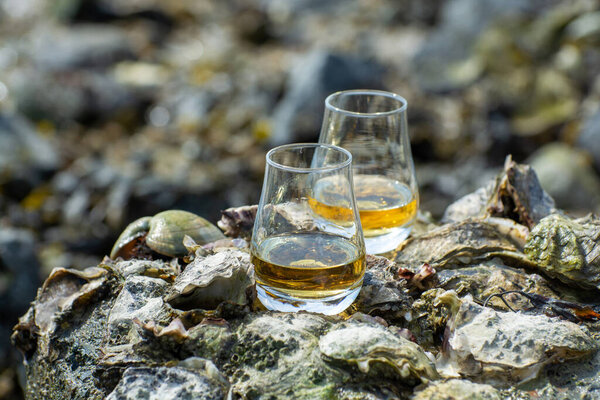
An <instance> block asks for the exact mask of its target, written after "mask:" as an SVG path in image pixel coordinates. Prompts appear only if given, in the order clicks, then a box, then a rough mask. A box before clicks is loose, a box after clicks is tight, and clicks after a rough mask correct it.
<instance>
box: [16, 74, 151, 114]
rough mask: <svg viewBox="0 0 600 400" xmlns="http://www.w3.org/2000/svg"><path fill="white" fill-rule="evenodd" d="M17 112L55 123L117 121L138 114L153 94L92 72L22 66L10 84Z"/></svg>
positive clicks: (106, 75)
mask: <svg viewBox="0 0 600 400" xmlns="http://www.w3.org/2000/svg"><path fill="white" fill-rule="evenodd" d="M7 83H8V85H9V86H10V87H11V88H12V93H13V96H14V101H15V104H16V107H17V110H18V111H19V112H21V113H23V114H24V115H25V116H27V117H28V118H30V119H32V120H42V119H45V120H48V121H51V122H53V123H55V124H58V125H61V124H69V123H72V122H73V120H75V121H86V122H89V121H98V120H103V119H107V118H111V119H112V120H113V121H114V120H116V121H118V119H119V116H122V115H125V114H126V113H127V112H133V114H134V115H135V113H136V112H138V110H139V108H140V107H142V106H143V105H144V103H145V102H147V101H148V99H149V97H151V95H150V94H148V93H144V92H143V91H142V90H136V89H134V88H129V87H126V86H125V85H122V84H119V83H118V82H116V81H115V79H114V78H113V77H112V76H110V75H108V74H102V73H99V72H97V71H94V70H92V69H85V70H84V69H82V70H68V71H64V70H60V71H47V70H44V69H40V68H32V67H23V68H20V69H19V70H18V71H15V72H14V73H13V74H12V75H11V76H10V78H9V81H8V82H7Z"/></svg>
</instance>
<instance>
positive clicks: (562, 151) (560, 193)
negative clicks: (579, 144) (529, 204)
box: [529, 114, 600, 211]
mask: <svg viewBox="0 0 600 400" xmlns="http://www.w3.org/2000/svg"><path fill="white" fill-rule="evenodd" d="M598 115H599V116H600V114H598ZM598 123H600V118H598ZM597 140H598V141H599V142H600V129H599V130H598V135H597ZM598 150H599V151H600V144H599V147H598ZM598 155H599V156H600V152H599V153H598ZM529 164H531V166H532V167H533V169H534V170H535V172H536V174H537V176H538V178H539V180H540V183H541V185H542V187H543V188H544V189H545V190H546V191H547V192H548V194H550V196H552V197H553V198H554V200H555V201H556V204H557V205H558V207H559V208H564V209H566V210H577V211H587V210H596V211H600V206H599V204H600V178H599V177H598V175H597V174H596V173H595V172H594V170H593V168H592V166H591V165H590V159H589V157H588V155H587V154H586V153H585V152H584V151H582V150H578V149H573V148H572V147H570V146H568V145H566V144H562V143H552V144H549V145H546V146H544V147H542V148H541V149H539V150H538V151H536V152H535V153H534V154H532V155H531V158H530V159H529Z"/></svg>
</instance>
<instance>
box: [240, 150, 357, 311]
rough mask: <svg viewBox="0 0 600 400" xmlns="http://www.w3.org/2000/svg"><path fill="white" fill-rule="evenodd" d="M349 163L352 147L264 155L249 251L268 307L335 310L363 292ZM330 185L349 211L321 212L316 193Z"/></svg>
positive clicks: (259, 289) (278, 309)
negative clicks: (334, 213)
mask: <svg viewBox="0 0 600 400" xmlns="http://www.w3.org/2000/svg"><path fill="white" fill-rule="evenodd" d="M351 166H352V155H351V154H350V152H348V151H347V150H344V149H342V148H340V147H337V146H332V145H326V144H316V143H313V144H303V143H301V144H291V145H285V146H279V147H276V148H274V149H272V150H271V151H269V152H268V153H267V166H266V169H265V178H264V182H263V188H262V193H261V197H260V203H259V205H258V212H257V214H256V220H255V222H254V230H253V233H252V243H251V253H252V263H253V264H254V270H255V275H256V292H257V295H258V299H259V300H260V301H261V303H262V304H263V305H264V306H265V307H267V308H268V309H270V310H277V311H300V310H305V311H312V312H318V313H322V314H329V315H330V314H337V313H340V312H342V311H343V310H345V309H346V308H347V307H348V306H350V304H352V302H353V301H354V299H355V298H356V296H357V295H358V292H359V291H360V288H361V286H362V281H363V276H364V273H365V244H364V240H363V234H362V230H361V226H360V217H359V215H358V209H357V208H356V201H355V198H354V192H353V187H352V167H351ZM331 184H334V185H335V186H336V188H337V192H336V201H338V202H339V204H340V205H341V207H343V208H344V210H346V211H347V212H344V213H340V214H339V215H335V216H328V217H322V216H321V215H318V214H316V213H315V212H314V208H315V207H317V206H318V205H317V202H316V201H315V190H319V188H320V187H322V186H323V185H326V186H328V185H331Z"/></svg>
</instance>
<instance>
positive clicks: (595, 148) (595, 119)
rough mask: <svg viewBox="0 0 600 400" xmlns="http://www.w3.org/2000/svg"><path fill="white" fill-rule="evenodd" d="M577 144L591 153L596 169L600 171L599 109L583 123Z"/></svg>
mask: <svg viewBox="0 0 600 400" xmlns="http://www.w3.org/2000/svg"><path fill="white" fill-rule="evenodd" d="M577 145H578V146H579V147H581V148H582V149H585V150H586V151H588V152H589V153H590V154H591V155H592V157H593V159H594V164H595V166H596V169H597V170H598V171H600V110H599V111H597V112H596V113H595V114H593V115H592V116H591V117H589V118H588V119H587V120H586V121H585V122H584V123H583V129H582V130H581V133H580V134H579V137H578V138H577Z"/></svg>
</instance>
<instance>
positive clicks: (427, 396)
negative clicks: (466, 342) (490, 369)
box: [412, 379, 502, 400]
mask: <svg viewBox="0 0 600 400" xmlns="http://www.w3.org/2000/svg"><path fill="white" fill-rule="evenodd" d="M501 399H502V397H500V392H499V391H498V390H496V389H495V388H494V387H493V386H491V385H484V384H481V383H473V382H471V381H467V380H465V379H450V380H447V381H446V382H435V383H431V384H429V385H427V387H426V388H425V389H424V390H421V391H420V392H417V393H416V394H415V396H414V397H413V398H412V400H501Z"/></svg>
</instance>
